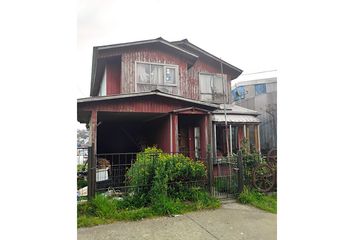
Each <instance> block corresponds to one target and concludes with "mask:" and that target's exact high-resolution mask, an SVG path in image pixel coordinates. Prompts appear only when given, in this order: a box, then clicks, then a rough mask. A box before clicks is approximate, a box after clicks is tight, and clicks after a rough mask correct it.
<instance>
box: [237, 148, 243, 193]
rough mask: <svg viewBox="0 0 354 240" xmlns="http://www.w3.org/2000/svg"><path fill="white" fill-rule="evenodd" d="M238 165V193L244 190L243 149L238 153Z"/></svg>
mask: <svg viewBox="0 0 354 240" xmlns="http://www.w3.org/2000/svg"><path fill="white" fill-rule="evenodd" d="M237 165H238V166H237V167H238V179H237V180H238V193H241V192H242V191H243V186H244V182H243V174H244V173H243V160H242V154H241V151H239V152H238V154H237Z"/></svg>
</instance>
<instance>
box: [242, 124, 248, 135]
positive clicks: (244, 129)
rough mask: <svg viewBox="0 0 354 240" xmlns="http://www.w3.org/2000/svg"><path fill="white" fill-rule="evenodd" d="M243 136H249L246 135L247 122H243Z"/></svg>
mask: <svg viewBox="0 0 354 240" xmlns="http://www.w3.org/2000/svg"><path fill="white" fill-rule="evenodd" d="M243 137H244V138H247V136H246V124H243Z"/></svg>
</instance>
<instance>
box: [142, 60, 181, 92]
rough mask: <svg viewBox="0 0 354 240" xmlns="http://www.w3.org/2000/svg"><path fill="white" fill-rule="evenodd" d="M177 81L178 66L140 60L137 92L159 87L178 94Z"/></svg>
mask: <svg viewBox="0 0 354 240" xmlns="http://www.w3.org/2000/svg"><path fill="white" fill-rule="evenodd" d="M177 83H178V66H175V65H166V64H157V63H140V62H137V64H136V86H137V92H146V91H151V90H155V89H159V90H161V91H164V92H168V93H174V94H178V89H177Z"/></svg>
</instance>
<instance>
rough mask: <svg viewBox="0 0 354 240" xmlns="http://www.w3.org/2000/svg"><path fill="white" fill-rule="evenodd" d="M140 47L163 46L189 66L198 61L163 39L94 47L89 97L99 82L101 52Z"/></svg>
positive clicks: (185, 51)
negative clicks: (187, 62) (185, 60)
mask: <svg viewBox="0 0 354 240" xmlns="http://www.w3.org/2000/svg"><path fill="white" fill-rule="evenodd" d="M142 45H155V46H163V47H165V48H166V49H169V50H171V51H173V52H176V53H178V54H179V55H181V56H183V57H184V58H186V59H187V61H189V63H190V64H194V62H195V61H196V60H197V59H198V56H197V55H196V54H193V53H191V52H189V51H187V50H185V49H183V48H180V47H178V46H176V45H174V44H171V43H170V42H168V41H166V40H165V39H163V38H161V37H159V38H156V39H149V40H143V41H135V42H127V43H119V44H111V45H103V46H95V47H93V55H92V72H91V89H90V95H91V96H93V94H94V90H95V85H96V84H97V83H96V82H99V80H97V77H99V76H97V73H98V72H99V71H98V68H101V67H102V66H99V65H98V59H99V58H98V56H99V53H100V52H101V51H106V50H118V49H124V48H128V47H135V46H142Z"/></svg>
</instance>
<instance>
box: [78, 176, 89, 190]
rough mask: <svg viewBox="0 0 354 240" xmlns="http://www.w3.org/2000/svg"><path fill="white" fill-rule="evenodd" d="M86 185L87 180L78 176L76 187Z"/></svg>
mask: <svg viewBox="0 0 354 240" xmlns="http://www.w3.org/2000/svg"><path fill="white" fill-rule="evenodd" d="M86 186H87V180H85V179H83V178H78V179H77V189H80V188H83V187H86Z"/></svg>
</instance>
